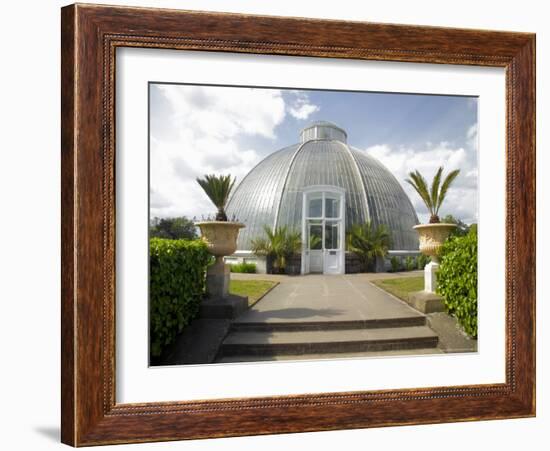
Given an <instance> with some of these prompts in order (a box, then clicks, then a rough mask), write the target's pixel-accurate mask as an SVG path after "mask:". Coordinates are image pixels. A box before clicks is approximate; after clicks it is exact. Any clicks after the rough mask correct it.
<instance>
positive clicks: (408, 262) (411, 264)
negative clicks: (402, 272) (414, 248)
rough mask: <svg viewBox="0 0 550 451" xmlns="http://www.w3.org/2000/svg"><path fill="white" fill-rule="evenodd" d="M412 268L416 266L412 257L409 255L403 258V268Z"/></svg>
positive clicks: (408, 269)
mask: <svg viewBox="0 0 550 451" xmlns="http://www.w3.org/2000/svg"><path fill="white" fill-rule="evenodd" d="M414 268H416V262H415V260H414V258H413V257H411V256H410V255H409V256H408V257H407V258H406V259H405V269H406V270H407V271H412V270H413V269H414Z"/></svg>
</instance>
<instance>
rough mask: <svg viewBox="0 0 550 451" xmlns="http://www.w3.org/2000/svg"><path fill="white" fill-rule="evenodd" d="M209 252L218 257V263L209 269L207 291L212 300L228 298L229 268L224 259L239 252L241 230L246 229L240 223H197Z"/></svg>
mask: <svg viewBox="0 0 550 451" xmlns="http://www.w3.org/2000/svg"><path fill="white" fill-rule="evenodd" d="M195 225H196V226H197V227H199V228H200V230H201V236H202V239H203V240H204V242H205V243H206V245H207V247H208V251H209V252H210V253H211V254H212V255H214V256H215V257H216V262H215V263H214V264H213V265H212V266H210V267H209V268H208V272H207V274H206V290H207V292H208V294H209V296H210V297H211V298H227V297H228V294H229V273H230V271H229V266H228V265H226V264H225V263H224V261H223V257H225V256H227V255H231V254H233V253H234V252H235V251H236V250H237V238H238V236H239V230H240V229H242V228H243V227H245V225H244V224H242V223H240V222H229V221H204V222H197V223H195Z"/></svg>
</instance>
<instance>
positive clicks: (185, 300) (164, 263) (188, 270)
mask: <svg viewBox="0 0 550 451" xmlns="http://www.w3.org/2000/svg"><path fill="white" fill-rule="evenodd" d="M209 262H210V254H209V253H208V251H207V248H206V244H205V243H204V242H203V241H201V240H189V241H188V240H168V239H162V238H152V239H151V240H150V241H149V271H150V280H149V284H150V286H149V309H150V311H149V322H150V325H149V334H150V336H149V338H150V340H151V348H150V350H151V355H152V356H154V357H157V356H159V355H160V354H161V352H162V350H163V348H164V347H165V346H166V345H168V344H170V343H172V341H173V340H174V338H175V337H176V335H177V334H178V333H180V332H181V331H182V330H183V328H184V327H185V326H186V325H187V324H189V322H190V321H191V319H193V318H194V317H195V316H196V315H197V313H198V311H199V306H200V303H201V300H202V298H203V296H204V293H205V285H206V267H207V266H208V263H209Z"/></svg>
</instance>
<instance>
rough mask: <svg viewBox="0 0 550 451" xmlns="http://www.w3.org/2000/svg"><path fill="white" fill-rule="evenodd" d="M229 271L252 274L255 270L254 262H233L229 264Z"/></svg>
mask: <svg viewBox="0 0 550 451" xmlns="http://www.w3.org/2000/svg"><path fill="white" fill-rule="evenodd" d="M229 267H230V269H231V272H237V273H248V274H254V273H255V272H256V263H246V262H243V263H234V264H233V265H229Z"/></svg>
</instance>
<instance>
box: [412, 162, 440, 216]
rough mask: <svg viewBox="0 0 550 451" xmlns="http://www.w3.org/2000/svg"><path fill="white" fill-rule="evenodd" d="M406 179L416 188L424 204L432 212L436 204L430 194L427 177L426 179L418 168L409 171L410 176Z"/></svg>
mask: <svg viewBox="0 0 550 451" xmlns="http://www.w3.org/2000/svg"><path fill="white" fill-rule="evenodd" d="M405 181H406V182H407V183H408V184H410V185H411V186H412V187H413V188H414V189H415V191H416V192H417V193H418V195H419V196H420V198H421V199H422V200H423V201H424V204H425V205H426V208H427V209H428V210H429V211H430V214H432V212H433V210H434V205H433V202H432V199H431V196H430V192H429V190H428V184H427V183H426V179H424V177H423V176H422V174H420V172H419V171H418V170H416V171H415V172H409V178H408V179H406V180H405Z"/></svg>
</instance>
